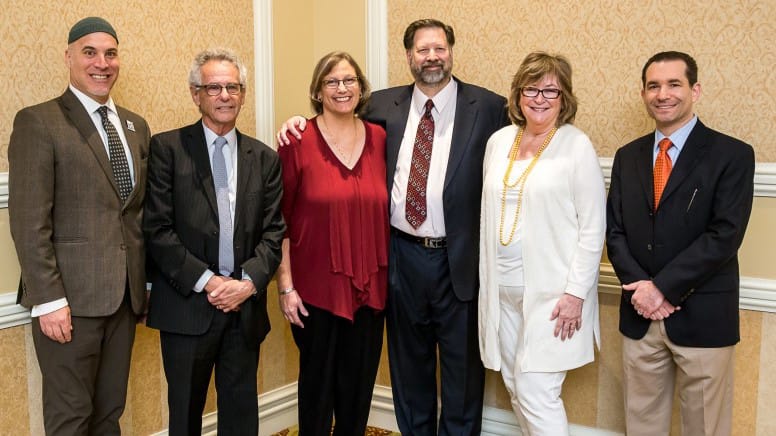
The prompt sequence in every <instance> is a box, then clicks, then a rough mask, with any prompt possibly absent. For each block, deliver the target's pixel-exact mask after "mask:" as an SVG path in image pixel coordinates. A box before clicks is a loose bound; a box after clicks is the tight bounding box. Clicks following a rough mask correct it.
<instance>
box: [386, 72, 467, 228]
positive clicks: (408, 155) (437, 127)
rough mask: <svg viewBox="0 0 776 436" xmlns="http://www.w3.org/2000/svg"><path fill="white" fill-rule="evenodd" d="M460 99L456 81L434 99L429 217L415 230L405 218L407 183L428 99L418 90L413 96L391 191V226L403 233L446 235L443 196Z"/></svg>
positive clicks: (428, 196) (428, 187) (427, 191)
mask: <svg viewBox="0 0 776 436" xmlns="http://www.w3.org/2000/svg"><path fill="white" fill-rule="evenodd" d="M457 96H458V84H457V83H456V81H455V80H450V83H448V84H447V85H446V86H445V87H444V88H442V90H441V91H439V93H437V95H435V96H434V97H432V98H431V100H432V101H433V102H434V108H433V109H432V110H431V116H432V118H434V145H433V148H432V151H431V165H430V168H429V172H428V181H427V189H426V211H427V215H426V220H425V221H424V222H423V224H421V225H420V226H419V227H418V228H417V229H415V228H413V227H412V226H411V225H410V223H408V222H407V218H406V208H405V206H406V202H407V182H408V181H409V177H410V165H411V163H412V150H413V148H414V147H415V136H416V135H417V131H418V124H419V123H420V118H421V117H422V116H423V113H424V112H425V110H426V109H425V105H426V101H428V99H429V98H428V97H427V96H426V95H425V94H423V92H421V91H420V89H418V87H417V86H415V87H414V90H413V92H412V103H411V105H410V112H409V116H408V117H407V127H406V128H405V130H404V137H403V138H402V141H401V147H400V148H399V156H398V159H397V161H396V172H395V173H394V176H393V189H392V190H391V226H393V227H396V228H397V229H399V230H401V231H403V232H406V233H410V234H413V235H417V236H424V237H442V236H445V235H446V234H447V232H446V230H445V213H444V207H443V204H442V195H443V193H444V186H445V176H446V175H447V161H448V160H449V159H450V143H451V142H452V139H453V124H454V121H455V107H456V100H457Z"/></svg>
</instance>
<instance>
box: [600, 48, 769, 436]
mask: <svg viewBox="0 0 776 436" xmlns="http://www.w3.org/2000/svg"><path fill="white" fill-rule="evenodd" d="M641 81H642V86H643V88H642V90H641V96H642V99H643V100H644V105H645V106H646V109H647V112H648V113H649V115H650V116H651V117H652V118H653V119H654V120H655V126H656V130H655V131H654V132H652V133H649V134H648V135H645V136H643V137H641V138H639V139H636V140H635V141H633V142H631V143H630V144H627V145H625V146H624V147H622V148H620V149H619V150H618V151H617V153H616V155H615V157H614V164H613V166H612V182H611V187H610V189H609V199H608V204H607V231H606V233H607V236H606V243H607V249H608V255H609V259H610V260H611V262H612V266H613V267H614V270H615V272H616V273H617V277H618V278H619V280H620V282H621V283H622V289H623V290H622V296H623V298H622V299H621V300H620V332H621V333H622V334H623V351H622V352H623V368H624V371H625V378H624V380H623V384H624V389H623V390H624V394H625V428H626V432H627V434H628V435H634V436H647V435H649V436H652V435H668V434H669V431H670V429H671V411H672V404H671V403H672V400H673V397H674V385H676V387H677V390H678V391H679V400H680V412H681V415H682V419H681V429H682V432H681V433H682V434H683V435H706V436H711V435H729V434H730V433H731V430H732V411H733V406H732V404H733V366H734V348H735V344H736V343H738V341H739V340H740V334H739V322H738V294H739V289H738V286H739V272H738V257H737V252H738V248H739V247H740V246H741V242H742V241H743V239H744V233H745V231H746V226H747V223H748V221H749V214H750V212H751V210H752V195H753V189H754V187H753V184H754V183H753V179H754V150H753V149H752V147H751V146H750V145H748V144H745V143H743V142H742V141H739V140H738V139H735V138H732V137H730V136H727V135H724V134H722V133H719V132H716V131H714V130H711V129H710V128H708V127H706V126H705V125H704V124H703V123H702V122H701V121H700V120H699V119H698V117H697V116H696V115H695V114H694V113H693V104H694V103H695V102H696V101H697V100H698V99H699V98H700V95H701V85H700V83H698V65H697V64H696V62H695V60H694V59H693V58H692V57H691V56H690V55H688V54H686V53H681V52H676V51H669V52H661V53H657V54H656V55H654V56H652V57H651V58H650V59H649V60H647V62H646V64H645V65H644V68H643V70H642V73H641Z"/></svg>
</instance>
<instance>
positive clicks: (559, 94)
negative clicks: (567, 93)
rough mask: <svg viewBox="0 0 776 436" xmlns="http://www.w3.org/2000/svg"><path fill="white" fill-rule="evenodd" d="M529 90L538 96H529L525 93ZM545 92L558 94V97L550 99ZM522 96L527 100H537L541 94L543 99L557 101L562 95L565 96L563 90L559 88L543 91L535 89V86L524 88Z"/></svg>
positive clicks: (521, 91)
mask: <svg viewBox="0 0 776 436" xmlns="http://www.w3.org/2000/svg"><path fill="white" fill-rule="evenodd" d="M527 90H530V91H529V92H532V93H533V92H534V91H535V92H536V94H534V95H528V94H526V93H525V92H526V91H527ZM545 92H552V93H554V92H557V93H558V95H556V96H555V97H550V96H548V95H545V94H544V93H545ZM520 94H522V96H523V97H527V98H536V97H538V96H539V94H541V95H542V97H544V98H546V99H547V100H555V99H556V98H559V97H560V96H561V94H563V90H562V89H558V88H543V89H539V88H535V87H533V86H526V87H524V88H520Z"/></svg>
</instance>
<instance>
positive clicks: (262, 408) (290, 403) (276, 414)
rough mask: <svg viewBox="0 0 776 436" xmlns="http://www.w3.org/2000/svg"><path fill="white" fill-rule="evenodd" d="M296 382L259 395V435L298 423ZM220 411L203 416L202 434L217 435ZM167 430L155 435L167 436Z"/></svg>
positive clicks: (266, 435)
mask: <svg viewBox="0 0 776 436" xmlns="http://www.w3.org/2000/svg"><path fill="white" fill-rule="evenodd" d="M296 391H297V387H296V382H294V383H291V384H288V385H286V386H283V387H280V388H278V389H275V390H272V391H269V392H266V393H263V394H261V395H259V398H258V401H259V436H268V435H271V434H272V433H277V432H279V431H280V430H284V429H287V428H288V427H291V426H293V425H296V421H297V408H296V405H297V398H296ZM217 429H218V412H212V413H208V414H207V415H204V416H203V417H202V436H216V430H217ZM167 435H168V432H167V430H162V431H160V432H158V433H154V434H153V436H167Z"/></svg>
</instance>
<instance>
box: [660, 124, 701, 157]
mask: <svg viewBox="0 0 776 436" xmlns="http://www.w3.org/2000/svg"><path fill="white" fill-rule="evenodd" d="M697 123H698V116H697V115H693V116H692V118H691V119H690V121H688V122H687V123H685V125H683V126H682V127H680V128H679V129H677V130H676V131H675V132H674V133H672V134H671V136H668V139H670V140H671V143H672V144H673V145H674V147H676V149H677V150H678V151H682V148H684V144H685V143H686V142H687V138H688V137H689V136H690V132H692V129H693V128H694V127H695V124H697ZM663 138H666V135H664V134H663V133H662V132H661V131H660V130H655V144H654V147H653V149H654V150H655V151H656V152H657V151H659V150H660V148H659V147H658V144H659V143H660V140H661V139H663Z"/></svg>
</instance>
